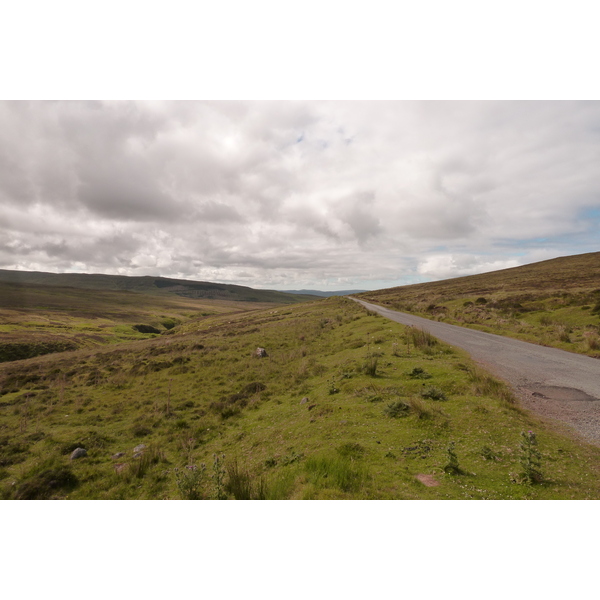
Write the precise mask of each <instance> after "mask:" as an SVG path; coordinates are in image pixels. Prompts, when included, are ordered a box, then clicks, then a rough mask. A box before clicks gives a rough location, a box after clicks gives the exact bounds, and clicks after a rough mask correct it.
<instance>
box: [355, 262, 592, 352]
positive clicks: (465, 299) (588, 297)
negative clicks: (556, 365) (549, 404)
mask: <svg viewBox="0 0 600 600" xmlns="http://www.w3.org/2000/svg"><path fill="white" fill-rule="evenodd" d="M357 297H359V298H362V299H364V300H368V301H370V302H375V303H378V304H381V305H385V306H389V307H390V308H394V309H397V310H400V311H404V312H409V313H413V314H418V315H421V316H426V317H429V318H433V319H437V320H443V321H446V322H448V323H453V324H456V325H464V326H466V327H472V328H475V329H480V330H482V331H487V332H490V333H499V334H502V335H508V336H511V337H515V338H518V339H523V340H526V341H530V342H535V343H539V344H543V345H547V346H554V347H557V348H562V349H563V350H569V351H571V352H579V353H583V354H588V355H590V356H599V357H600V327H599V326H600V319H599V315H600V252H591V253H587V254H579V255H576V256H565V257H560V258H554V259H551V260H545V261H542V262H538V263H532V264H529V265H524V266H521V267H513V268H511V269H502V270H500V271H493V272H491V273H482V274H479V275H469V276H466V277H457V278H454V279H446V280H443V281H432V282H428V283H419V284H414V285H407V286H401V287H395V288H389V289H383V290H377V291H374V292H365V293H363V294H359V295H357Z"/></svg>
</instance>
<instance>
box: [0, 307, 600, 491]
mask: <svg viewBox="0 0 600 600" xmlns="http://www.w3.org/2000/svg"><path fill="white" fill-rule="evenodd" d="M257 348H264V349H265V351H266V356H263V357H259V356H258V355H257V352H256V350H257ZM0 390H1V391H0V495H1V497H3V498H6V499H34V498H36V499H45V498H56V499H86V498H100V499H127V498H130V499H137V498H156V499H159V498H187V499H202V498H215V499H225V498H227V499H247V498H256V499H263V498H267V499H288V498H289V499H329V498H331V499H369V498H373V499H376V498H381V499H445V498H449V499H451V498H454V499H470V498H473V499H476V498H489V499H506V498H514V499H519V498H530V499H544V498H545V499H551V498H557V499H558V498H595V499H597V498H599V497H600V449H599V448H596V447H592V446H589V445H587V444H584V443H581V442H579V441H577V440H576V439H574V438H573V437H571V436H570V435H569V434H567V433H566V432H561V431H557V430H556V426H553V427H550V426H549V425H548V424H547V423H544V422H542V421H540V420H539V419H537V418H536V417H533V416H531V415H529V414H528V413H525V412H524V411H522V410H521V409H520V408H519V406H518V404H517V403H516V402H515V400H514V399H513V398H512V396H511V394H510V393H509V391H508V390H507V389H506V388H505V387H504V386H503V385H502V384H500V383H498V382H497V381H495V380H493V379H492V378H490V377H489V376H488V375H487V374H486V373H484V372H482V371H481V370H479V369H478V368H477V367H475V366H474V365H473V363H472V362H471V361H470V360H469V358H468V357H467V356H466V355H465V354H463V353H461V352H459V351H456V350H454V349H452V348H449V347H448V346H445V345H444V344H441V343H439V342H437V341H436V340H434V339H432V338H430V337H428V336H426V335H423V334H422V333H420V332H418V331H417V330H413V329H411V328H405V327H403V326H401V325H399V324H397V323H393V322H390V321H387V320H385V319H383V318H381V317H378V316H375V315H373V314H370V313H368V312H367V311H365V310H364V309H362V308H361V307H360V306H359V305H358V304H356V303H354V302H352V301H351V300H348V299H345V298H331V299H326V300H320V301H317V302H308V303H305V304H297V305H293V306H287V307H283V308H281V307H279V308H276V309H273V308H269V309H263V310H258V311H246V312H241V313H237V314H225V315H212V316H206V317H203V318H200V319H196V320H190V321H188V322H187V323H184V324H182V325H180V326H179V327H178V328H176V331H175V333H173V334H171V335H167V336H160V337H157V338H155V339H149V340H140V341H137V342H129V343H123V344H120V345H119V346H114V347H111V348H107V347H97V348H87V349H82V350H78V351H75V352H63V353H60V354H53V355H48V356H43V357H38V358H33V359H30V360H25V361H17V362H12V363H4V364H0ZM529 431H531V432H533V434H530V433H527V432H529ZM523 432H525V433H523ZM532 435H533V436H534V437H532ZM536 442H537V443H536ZM78 448H81V449H83V450H85V453H84V452H83V450H77V449H78ZM76 450H77V454H83V456H80V457H79V458H75V457H73V458H71V457H72V456H74V455H73V452H75V451H76Z"/></svg>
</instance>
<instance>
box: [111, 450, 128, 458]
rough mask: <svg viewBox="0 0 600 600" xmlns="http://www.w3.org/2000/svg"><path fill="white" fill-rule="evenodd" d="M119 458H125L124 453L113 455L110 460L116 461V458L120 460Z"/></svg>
mask: <svg viewBox="0 0 600 600" xmlns="http://www.w3.org/2000/svg"><path fill="white" fill-rule="evenodd" d="M121 456H125V452H117V453H116V454H113V455H112V457H111V458H112V459H113V460H117V458H121Z"/></svg>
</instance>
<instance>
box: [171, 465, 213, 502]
mask: <svg viewBox="0 0 600 600" xmlns="http://www.w3.org/2000/svg"><path fill="white" fill-rule="evenodd" d="M205 469H206V465H205V464H201V465H200V466H198V465H188V466H187V467H184V468H183V469H179V468H175V469H173V473H174V474H175V482H176V484H177V489H178V490H179V494H180V496H181V498H182V499H183V500H203V499H204V493H203V491H202V488H203V485H204V471H205Z"/></svg>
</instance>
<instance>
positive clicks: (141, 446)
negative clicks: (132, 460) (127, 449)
mask: <svg viewBox="0 0 600 600" xmlns="http://www.w3.org/2000/svg"><path fill="white" fill-rule="evenodd" d="M145 449H146V444H139V445H138V446H136V447H135V448H134V449H133V452H134V454H138V453H141V452H143V451H144V450H145Z"/></svg>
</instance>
